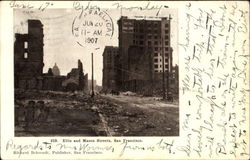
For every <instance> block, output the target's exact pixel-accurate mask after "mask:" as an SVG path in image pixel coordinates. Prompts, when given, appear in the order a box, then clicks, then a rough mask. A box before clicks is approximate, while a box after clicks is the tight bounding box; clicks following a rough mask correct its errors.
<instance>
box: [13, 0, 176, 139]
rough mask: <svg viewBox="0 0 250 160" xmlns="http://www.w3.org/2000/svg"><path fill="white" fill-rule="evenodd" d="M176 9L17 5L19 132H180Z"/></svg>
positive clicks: (31, 134)
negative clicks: (36, 7)
mask: <svg viewBox="0 0 250 160" xmlns="http://www.w3.org/2000/svg"><path fill="white" fill-rule="evenodd" d="M114 5H115V4H114ZM177 13H178V11H177V9H171V8H169V9H164V12H160V11H159V12H157V11H156V10H145V11H137V10H132V11H130V10H126V9H123V10H122V11H121V10H112V9H105V8H99V7H88V8H82V7H81V6H80V4H79V3H77V2H75V3H74V7H73V8H71V9H47V10H46V11H40V10H32V9H29V10H25V9H14V15H13V16H14V26H13V27H14V35H13V36H14V44H13V47H14V84H13V85H14V106H15V108H14V118H15V130H14V132H15V136H16V137H39V136H42V137H44V136H47V137H48V136H86V137H87V136H179V63H178V54H179V53H178V48H177V37H178V23H177V19H178V14H177Z"/></svg>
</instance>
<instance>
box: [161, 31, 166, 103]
mask: <svg viewBox="0 0 250 160" xmlns="http://www.w3.org/2000/svg"><path fill="white" fill-rule="evenodd" d="M161 45H162V48H161V52H162V53H161V57H162V58H161V59H162V90H163V99H166V88H165V55H164V38H163V35H162V37H161Z"/></svg>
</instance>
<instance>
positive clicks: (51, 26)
mask: <svg viewBox="0 0 250 160" xmlns="http://www.w3.org/2000/svg"><path fill="white" fill-rule="evenodd" d="M103 10H104V11H105V12H106V13H107V14H108V15H109V16H110V17H111V19H112V21H113V24H114V33H113V36H112V37H111V38H110V37H107V38H105V37H102V38H100V39H99V40H98V43H97V44H94V45H86V44H84V40H83V39H80V44H82V46H81V45H79V44H78V43H77V41H79V38H76V37H74V36H73V34H72V24H73V21H74V18H75V17H76V16H78V15H79V11H76V10H74V9H47V10H45V11H44V12H38V11H37V10H36V11H32V12H31V11H29V12H27V11H26V10H23V9H15V11H14V33H22V34H25V33H28V26H27V20H28V19H39V20H40V21H41V22H42V24H43V25H44V26H43V29H44V68H43V72H44V73H45V72H47V71H48V69H49V68H52V67H53V66H54V64H55V63H56V64H57V66H58V67H59V69H60V73H61V75H67V73H69V72H70V71H71V69H72V68H77V61H78V59H80V60H81V61H82V63H83V71H84V73H88V77H89V79H90V78H91V53H93V55H94V79H96V80H97V84H98V85H102V69H103V57H102V54H103V50H104V48H105V46H118V25H117V21H118V19H119V18H120V17H121V15H122V16H128V18H133V19H135V16H138V15H142V16H145V17H150V16H154V15H155V11H123V12H121V11H120V10H118V9H103ZM169 14H171V17H172V21H171V46H172V48H173V65H174V64H178V50H177V49H178V48H177V37H178V33H177V28H178V27H177V26H178V25H177V19H178V18H177V16H178V15H177V10H176V9H164V10H162V11H161V12H160V14H159V17H168V16H169ZM146 19H149V18H146ZM81 20H83V22H81V23H84V21H85V20H92V21H93V22H100V21H101V19H100V18H99V19H98V17H90V16H87V17H86V18H85V19H84V18H83V19H81ZM78 22H79V21H78ZM79 23H80V22H79ZM103 29H104V28H103ZM104 30H105V29H104ZM81 40H82V41H81Z"/></svg>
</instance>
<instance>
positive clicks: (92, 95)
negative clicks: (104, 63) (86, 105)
mask: <svg viewBox="0 0 250 160" xmlns="http://www.w3.org/2000/svg"><path fill="white" fill-rule="evenodd" d="M91 62H92V80H91V81H92V83H91V84H92V85H91V87H92V93H91V97H92V98H93V97H94V95H95V94H94V60H93V53H91Z"/></svg>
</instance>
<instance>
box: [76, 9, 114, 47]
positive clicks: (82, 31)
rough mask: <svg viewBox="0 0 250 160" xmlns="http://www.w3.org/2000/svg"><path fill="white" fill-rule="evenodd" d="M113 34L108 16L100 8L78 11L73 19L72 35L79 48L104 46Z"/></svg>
mask: <svg viewBox="0 0 250 160" xmlns="http://www.w3.org/2000/svg"><path fill="white" fill-rule="evenodd" d="M113 34H114V24H113V20H112V18H111V17H110V15H109V14H108V13H107V12H106V11H105V10H101V9H100V8H90V9H80V13H79V14H78V15H77V16H76V17H75V18H74V19H73V22H72V35H73V36H74V37H75V38H76V43H78V44H79V45H80V46H82V47H83V46H86V45H100V44H105V42H106V41H107V39H111V38H112V37H113Z"/></svg>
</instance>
